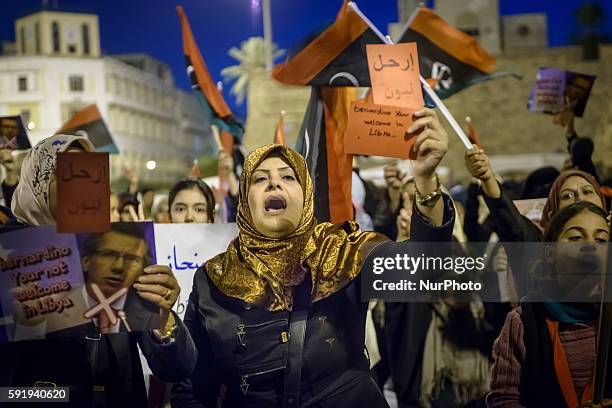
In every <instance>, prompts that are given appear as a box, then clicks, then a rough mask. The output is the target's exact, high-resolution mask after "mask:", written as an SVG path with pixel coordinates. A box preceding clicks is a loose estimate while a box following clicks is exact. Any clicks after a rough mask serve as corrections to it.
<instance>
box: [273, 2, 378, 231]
mask: <svg viewBox="0 0 612 408" xmlns="http://www.w3.org/2000/svg"><path fill="white" fill-rule="evenodd" d="M347 3H348V2H347V1H344V4H343V6H342V9H341V10H340V12H339V13H338V16H337V18H336V21H335V22H334V23H333V24H332V25H331V26H330V27H328V28H327V29H326V30H324V31H323V32H322V33H321V34H320V35H319V36H317V37H316V38H314V39H313V40H312V41H311V42H310V43H309V44H308V45H306V47H304V48H303V49H302V50H301V51H300V52H298V53H297V54H296V55H295V56H294V57H292V58H290V60H289V61H287V62H286V63H284V64H282V65H280V66H278V67H277V68H276V69H275V72H274V75H273V76H274V78H276V79H277V80H278V81H280V82H282V83H285V84H291V85H310V86H312V93H311V96H310V102H309V104H308V108H307V111H306V114H305V115H304V121H303V123H302V128H301V130H300V134H299V136H298V142H297V146H296V149H297V150H298V151H299V152H300V153H301V154H302V155H303V156H304V158H305V159H306V162H307V164H308V169H309V172H310V175H311V177H312V180H313V183H314V189H315V197H317V200H316V201H317V202H316V205H315V217H316V219H317V220H318V221H331V222H333V223H339V222H343V221H346V220H352V219H353V218H354V210H353V205H352V199H351V183H352V155H351V154H348V153H345V152H344V133H345V132H346V128H347V123H348V111H349V107H350V105H351V102H352V101H354V100H355V99H356V89H355V87H358V86H370V75H369V72H368V66H367V59H366V45H367V44H381V43H382V41H381V39H380V38H379V37H378V36H377V35H376V34H375V33H374V31H372V29H371V28H370V27H369V26H368V25H367V24H366V23H365V22H364V21H363V20H362V19H361V18H360V17H359V16H358V15H357V14H356V13H355V12H354V11H353V10H352V9H350V8H348V7H347Z"/></svg>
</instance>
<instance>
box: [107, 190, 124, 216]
mask: <svg viewBox="0 0 612 408" xmlns="http://www.w3.org/2000/svg"><path fill="white" fill-rule="evenodd" d="M109 208H110V222H119V221H121V216H120V215H119V197H117V194H114V193H113V192H112V191H111V195H110V207H109Z"/></svg>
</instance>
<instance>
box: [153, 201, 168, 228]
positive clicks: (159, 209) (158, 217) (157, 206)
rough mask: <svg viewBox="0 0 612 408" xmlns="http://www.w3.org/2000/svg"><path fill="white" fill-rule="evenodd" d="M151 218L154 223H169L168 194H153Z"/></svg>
mask: <svg viewBox="0 0 612 408" xmlns="http://www.w3.org/2000/svg"><path fill="white" fill-rule="evenodd" d="M151 219H152V220H153V222H154V223H156V224H169V223H170V222H171V221H170V206H169V205H168V194H157V195H156V196H155V198H154V199H153V207H151Z"/></svg>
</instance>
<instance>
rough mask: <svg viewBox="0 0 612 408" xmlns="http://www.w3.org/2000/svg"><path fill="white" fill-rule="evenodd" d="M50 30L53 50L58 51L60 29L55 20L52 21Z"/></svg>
mask: <svg viewBox="0 0 612 408" xmlns="http://www.w3.org/2000/svg"><path fill="white" fill-rule="evenodd" d="M51 31H52V37H53V52H56V53H58V52H60V30H59V24H58V23H57V21H54V22H53V24H51Z"/></svg>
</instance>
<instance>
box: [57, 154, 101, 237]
mask: <svg viewBox="0 0 612 408" xmlns="http://www.w3.org/2000/svg"><path fill="white" fill-rule="evenodd" d="M56 174H57V178H56V180H57V197H58V198H57V202H58V205H57V210H56V212H57V214H56V219H57V231H58V232H104V231H108V230H109V229H110V208H109V207H110V185H109V174H108V153H85V152H83V153H70V152H64V153H59V154H58V157H57V172H56Z"/></svg>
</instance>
